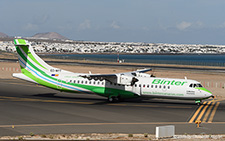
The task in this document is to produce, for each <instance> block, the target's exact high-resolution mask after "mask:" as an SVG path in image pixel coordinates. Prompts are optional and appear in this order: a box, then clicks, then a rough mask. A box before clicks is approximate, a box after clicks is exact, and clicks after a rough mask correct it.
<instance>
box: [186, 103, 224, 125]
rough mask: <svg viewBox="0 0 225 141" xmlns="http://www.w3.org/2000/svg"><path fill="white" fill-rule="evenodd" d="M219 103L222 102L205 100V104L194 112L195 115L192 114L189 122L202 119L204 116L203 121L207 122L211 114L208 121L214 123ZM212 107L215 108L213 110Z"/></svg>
mask: <svg viewBox="0 0 225 141" xmlns="http://www.w3.org/2000/svg"><path fill="white" fill-rule="evenodd" d="M206 103H207V104H206ZM215 104H216V105H215ZM219 104H220V102H217V101H209V102H206V101H205V102H204V103H203V105H201V106H200V107H199V108H198V109H197V111H196V112H195V113H194V115H193V116H192V118H191V119H190V120H189V123H193V122H194V121H195V120H202V118H203V120H202V123H206V122H207V119H208V117H209V116H210V117H209V119H208V123H212V120H213V117H214V115H215V113H216V110H217V108H218V106H219ZM214 106H215V107H214ZM203 107H204V108H203ZM208 107H209V108H208ZM213 107H214V109H213ZM212 109H213V111H212ZM211 111H212V112H211ZM199 113H200V114H199ZM210 113H211V114H210Z"/></svg>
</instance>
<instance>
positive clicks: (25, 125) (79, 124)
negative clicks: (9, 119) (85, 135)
mask: <svg viewBox="0 0 225 141" xmlns="http://www.w3.org/2000/svg"><path fill="white" fill-rule="evenodd" d="M168 124H173V125H182V124H183V125H187V122H133V123H132V122H127V123H126V122H122V123H53V124H19V125H13V126H14V128H18V127H49V126H101V125H168ZM211 124H225V122H213V123H211ZM0 128H12V125H0Z"/></svg>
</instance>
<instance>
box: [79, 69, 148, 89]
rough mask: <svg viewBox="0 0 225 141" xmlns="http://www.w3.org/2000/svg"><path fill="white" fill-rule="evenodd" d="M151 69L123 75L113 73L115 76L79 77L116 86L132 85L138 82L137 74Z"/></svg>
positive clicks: (87, 75) (92, 75)
mask: <svg viewBox="0 0 225 141" xmlns="http://www.w3.org/2000/svg"><path fill="white" fill-rule="evenodd" d="M151 70H152V69H149V68H147V69H141V70H136V71H132V72H125V73H115V74H85V75H80V77H83V78H87V79H89V80H91V79H94V80H100V81H102V80H107V81H109V82H112V83H118V84H124V85H133V84H134V83H135V82H137V81H138V79H137V78H135V77H136V76H137V73H144V72H148V71H151Z"/></svg>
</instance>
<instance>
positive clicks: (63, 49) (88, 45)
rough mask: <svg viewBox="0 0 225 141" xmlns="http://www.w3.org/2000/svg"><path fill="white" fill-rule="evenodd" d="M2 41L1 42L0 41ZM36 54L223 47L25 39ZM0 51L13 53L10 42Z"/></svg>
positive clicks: (214, 50) (219, 50)
mask: <svg viewBox="0 0 225 141" xmlns="http://www.w3.org/2000/svg"><path fill="white" fill-rule="evenodd" d="M1 39H2V40H1ZM26 39H27V40H29V41H30V42H31V45H32V46H33V47H34V50H35V52H37V53H82V54H84V53H120V54H125V53H129V54H224V53H225V45H200V44H165V43H134V42H93V41H73V40H67V39H48V38H38V39H37V38H34V37H27V38H26ZM0 50H1V51H6V52H15V51H16V50H15V47H14V44H13V41H12V40H4V38H0Z"/></svg>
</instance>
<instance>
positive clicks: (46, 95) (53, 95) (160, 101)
mask: <svg viewBox="0 0 225 141" xmlns="http://www.w3.org/2000/svg"><path fill="white" fill-rule="evenodd" d="M56 94H57V93H43V94H34V95H32V96H34V97H40V98H54V99H61V100H70V101H73V100H74V101H77V100H88V101H90V102H94V103H93V105H105V104H108V103H109V102H108V101H107V99H106V98H105V99H104V98H94V97H91V98H89V97H67V96H59V95H56ZM114 103H134V104H138V103H140V104H162V105H168V104H171V105H196V104H195V103H194V101H193V102H192V101H182V102H181V101H179V100H168V99H155V98H154V99H142V98H137V99H126V100H123V101H120V102H114Z"/></svg>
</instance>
